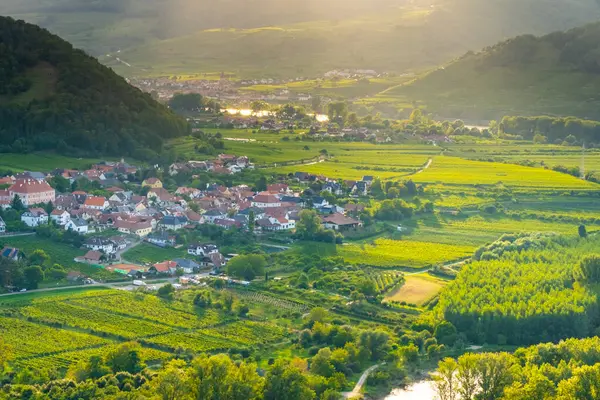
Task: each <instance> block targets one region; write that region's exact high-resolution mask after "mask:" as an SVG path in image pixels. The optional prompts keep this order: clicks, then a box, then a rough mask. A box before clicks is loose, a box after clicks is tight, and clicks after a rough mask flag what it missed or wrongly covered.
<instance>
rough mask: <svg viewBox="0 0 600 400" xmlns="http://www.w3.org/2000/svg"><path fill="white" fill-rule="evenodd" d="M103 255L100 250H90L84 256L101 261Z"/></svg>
mask: <svg viewBox="0 0 600 400" xmlns="http://www.w3.org/2000/svg"><path fill="white" fill-rule="evenodd" d="M101 257H102V253H100V252H99V251H94V250H90V251H88V252H87V253H85V256H83V259H84V260H90V261H100V258H101Z"/></svg>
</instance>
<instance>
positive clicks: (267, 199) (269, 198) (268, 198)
mask: <svg viewBox="0 0 600 400" xmlns="http://www.w3.org/2000/svg"><path fill="white" fill-rule="evenodd" d="M253 201H254V202H255V203H267V204H268V203H279V202H280V201H279V199H278V198H277V197H275V196H273V195H264V194H259V195H257V196H255V197H254V200H253Z"/></svg>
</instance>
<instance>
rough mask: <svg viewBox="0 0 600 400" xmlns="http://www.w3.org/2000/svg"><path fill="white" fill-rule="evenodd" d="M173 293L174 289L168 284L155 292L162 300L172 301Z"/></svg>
mask: <svg viewBox="0 0 600 400" xmlns="http://www.w3.org/2000/svg"><path fill="white" fill-rule="evenodd" d="M173 293H175V288H174V287H173V285H171V284H170V283H167V284H166V285H164V286H161V287H160V288H158V291H157V294H158V296H159V297H162V298H163V299H172V298H173Z"/></svg>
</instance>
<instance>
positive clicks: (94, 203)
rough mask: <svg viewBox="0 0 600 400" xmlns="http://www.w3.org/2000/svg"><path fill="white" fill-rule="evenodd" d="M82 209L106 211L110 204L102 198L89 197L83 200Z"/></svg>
mask: <svg viewBox="0 0 600 400" xmlns="http://www.w3.org/2000/svg"><path fill="white" fill-rule="evenodd" d="M83 207H85V208H89V209H92V210H100V211H103V210H106V209H107V208H108V207H110V203H109V202H108V200H106V199H105V198H104V197H100V196H89V197H88V198H87V199H85V203H83Z"/></svg>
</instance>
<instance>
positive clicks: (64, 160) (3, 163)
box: [0, 153, 101, 171]
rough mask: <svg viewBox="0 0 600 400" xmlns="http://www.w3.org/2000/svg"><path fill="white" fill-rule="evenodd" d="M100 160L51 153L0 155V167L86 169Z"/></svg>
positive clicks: (15, 169) (14, 169)
mask: <svg viewBox="0 0 600 400" xmlns="http://www.w3.org/2000/svg"><path fill="white" fill-rule="evenodd" d="M99 161H101V160H100V159H92V158H73V157H66V156H61V155H57V154H51V153H31V154H12V153H4V154H1V155H0V168H3V169H10V170H13V171H25V170H28V171H51V170H53V169H55V168H72V169H86V168H88V167H89V166H91V165H92V164H94V163H97V162H99Z"/></svg>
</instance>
